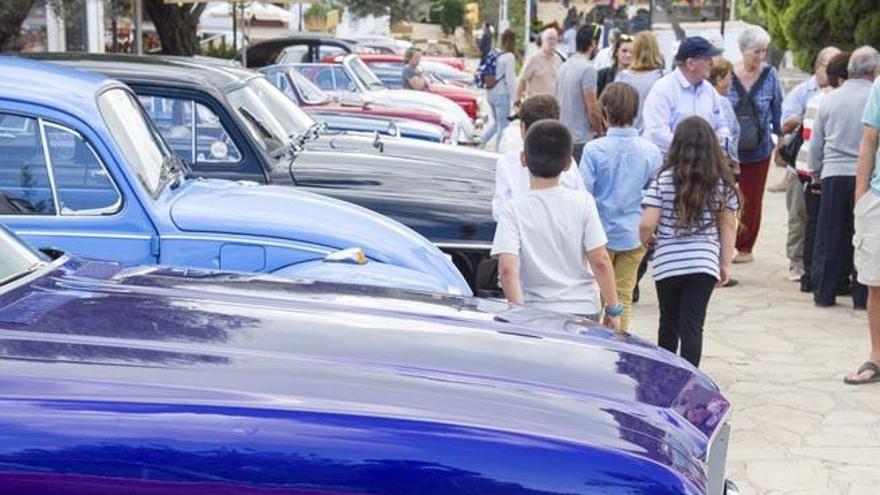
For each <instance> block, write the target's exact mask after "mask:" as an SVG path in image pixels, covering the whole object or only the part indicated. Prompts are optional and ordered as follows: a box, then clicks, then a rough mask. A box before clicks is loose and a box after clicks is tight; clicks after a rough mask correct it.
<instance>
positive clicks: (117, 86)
mask: <svg viewBox="0 0 880 495" xmlns="http://www.w3.org/2000/svg"><path fill="white" fill-rule="evenodd" d="M0 71H2V73H3V77H2V78H0V221H2V222H3V223H4V224H5V225H6V226H7V227H8V228H10V229H12V230H14V231H15V232H16V233H17V234H19V235H20V236H22V237H23V238H24V239H26V240H27V241H28V242H30V243H31V245H32V246H35V247H44V246H52V247H58V248H61V249H64V250H66V251H70V252H73V253H76V254H77V255H79V256H82V257H84V258H92V259H101V260H112V261H118V262H120V263H125V264H128V265H145V264H163V265H171V266H179V267H190V268H206V269H220V270H224V271H233V270H240V271H246V272H262V273H272V274H273V275H276V276H291V277H299V278H316V279H322V280H334V281H346V282H351V281H353V280H360V281H361V282H362V283H372V284H387V285H390V286H391V287H408V288H420V289H425V290H431V291H440V292H445V291H451V292H454V293H457V294H469V293H470V292H471V289H470V287H469V286H468V283H467V282H466V281H465V280H464V279H463V278H462V276H461V274H460V272H459V271H458V269H457V268H456V267H455V266H454V265H453V264H452V263H451V261H450V260H449V259H448V256H447V255H445V254H444V253H442V252H441V251H440V250H439V249H437V247H436V246H435V245H433V244H432V243H431V242H430V241H428V240H427V239H425V238H424V237H422V236H420V235H418V234H417V233H416V232H413V231H412V230H410V229H408V228H406V227H405V226H403V225H401V224H400V223H397V222H394V221H392V220H390V219H389V218H387V217H385V216H383V215H380V214H378V213H375V212H373V211H370V210H366V209H364V208H361V207H360V206H357V205H353V204H351V203H345V202H343V201H338V200H335V199H333V198H329V197H326V196H320V195H317V194H312V193H309V192H308V191H305V190H301V189H295V188H290V187H280V186H272V185H265V186H257V185H256V184H255V183H252V182H246V181H229V180H216V179H204V178H192V177H190V174H189V173H188V168H187V167H186V166H185V165H184V164H182V163H181V160H180V159H178V158H177V156H176V155H175V153H174V152H173V151H171V150H170V149H169V148H168V146H167V144H166V143H165V141H164V139H162V137H161V136H160V134H159V132H158V131H157V130H156V128H155V126H154V125H153V124H152V122H151V121H150V119H149V117H148V116H147V114H146V112H145V111H144V109H143V107H142V106H141V104H140V103H139V102H138V99H137V97H136V96H135V95H134V94H133V93H132V92H131V90H130V89H129V88H127V87H126V86H125V85H123V84H122V83H120V82H119V81H116V80H113V79H110V78H107V77H106V76H102V75H99V74H94V73H89V72H84V71H79V70H72V69H70V68H68V67H61V66H59V65H55V64H47V63H41V62H34V61H31V60H23V59H19V58H12V57H0ZM262 83H263V86H264V87H265V88H267V89H268V90H269V93H268V94H269V95H274V96H275V97H276V98H277V99H278V100H279V101H280V102H281V103H282V104H289V101H288V100H287V98H286V97H285V96H284V95H282V94H279V93H277V91H276V90H275V89H274V88H273V87H272V86H271V85H270V84H269V83H268V82H266V81H265V80H264V81H262ZM259 89H260V87H259V86H258V87H256V88H254V87H251V86H244V87H238V88H237V89H235V90H234V91H231V94H230V98H231V99H234V100H235V101H238V102H239V105H241V109H242V111H247V109H248V108H250V109H259V108H262V105H265V104H268V103H269V102H270V100H267V99H266V98H265V96H266V94H267V93H260V92H259ZM189 103H190V104H192V102H189ZM191 107H192V105H191ZM196 108H198V107H197V106H196ZM154 111H159V109H158V108H154ZM163 111H164V110H163ZM254 112H257V110H254ZM172 113H173V111H172ZM189 115H190V117H191V120H192V121H195V122H196V123H197V127H198V129H199V132H202V131H203V130H204V131H205V132H208V133H210V134H211V135H217V132H218V127H217V125H216V122H212V120H213V119H211V118H210V117H209V116H206V115H199V112H198V111H197V110H196V111H193V112H191V113H190V114H189ZM203 120H204V122H202V121H203ZM212 124H213V125H212ZM172 131H173V132H177V130H174V129H172ZM175 142H176V143H177V145H178V146H181V145H182V146H187V147H188V148H184V149H187V151H188V152H189V153H190V154H193V153H195V158H196V159H201V158H202V155H203V154H206V153H207V154H209V156H211V157H212V158H214V160H211V161H206V164H207V165H206V166H212V167H222V166H223V165H225V164H227V163H229V162H232V161H234V160H239V161H241V158H242V157H243V156H244V155H242V154H241V153H238V152H237V151H236V152H235V153H233V152H231V151H230V150H231V149H232V147H233V144H234V143H232V142H231V141H229V142H227V141H225V140H222V139H217V140H216V141H214V142H213V143H212V144H211V146H210V151H204V152H203V151H202V150H199V151H198V153H196V152H195V149H194V146H192V145H193V144H194V143H195V144H196V145H201V142H200V141H193V140H192V139H182V140H177V141H175ZM224 148H225V149H224ZM187 156H191V155H187ZM221 156H226V159H225V160H221V159H219V158H220V157H221ZM235 157H238V158H235ZM351 248H360V249H361V254H360V255H357V254H355V253H353V251H352V250H351Z"/></svg>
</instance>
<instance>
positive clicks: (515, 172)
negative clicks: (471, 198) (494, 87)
mask: <svg viewBox="0 0 880 495" xmlns="http://www.w3.org/2000/svg"><path fill="white" fill-rule="evenodd" d="M519 117H520V120H519V122H520V125H519V132H520V135H521V136H523V137H525V135H526V132H527V131H528V130H529V127H531V125H532V124H533V123H535V122H537V121H539V120H542V119H554V120H557V119H559V102H558V101H557V100H556V98H555V97H553V96H551V95H538V96H532V97H531V98H528V99H527V100H526V101H524V102H523V103H522V105H521V106H520V109H519ZM522 152H523V142H522V139H520V141H519V143H518V146H517V147H516V148H515V149H512V150H509V151H507V152H506V153H504V154H503V155H501V156H500V157H499V158H498V162H497V163H496V165H495V194H494V196H493V197H492V217H494V218H495V221H498V219H499V218H500V216H501V212H502V211H503V210H504V206H505V204H507V202H508V201H510V200H511V199H513V198H514V197H516V196H519V195H521V194H525V193H527V192H528V191H529V169H528V168H526V166H525V164H523V163H522V159H521V158H520V155H522ZM572 163H573V164H574V166H572V167H569V168H568V169H567V170H565V171H564V172H562V176H561V178H560V184H561V185H562V187H565V188H568V189H573V190H576V191H582V190H584V181H583V180H582V179H581V177H580V175H579V174H578V171H577V163H576V162H575V161H574V159H572Z"/></svg>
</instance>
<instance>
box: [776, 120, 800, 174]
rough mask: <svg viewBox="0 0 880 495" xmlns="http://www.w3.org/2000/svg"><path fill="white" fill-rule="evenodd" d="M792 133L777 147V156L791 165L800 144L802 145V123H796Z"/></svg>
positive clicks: (795, 158)
mask: <svg viewBox="0 0 880 495" xmlns="http://www.w3.org/2000/svg"><path fill="white" fill-rule="evenodd" d="M792 134H793V135H792V136H791V139H790V140H789V141H788V142H787V143H785V144H784V145H782V147H781V148H779V157H780V158H782V160H783V161H784V162H785V163H787V164H788V165H791V166H792V167H793V166H794V164H795V162H796V161H797V156H798V153H799V152H800V151H801V146H803V145H804V124H798V126H797V128H796V129H795V130H794V131H793V132H792Z"/></svg>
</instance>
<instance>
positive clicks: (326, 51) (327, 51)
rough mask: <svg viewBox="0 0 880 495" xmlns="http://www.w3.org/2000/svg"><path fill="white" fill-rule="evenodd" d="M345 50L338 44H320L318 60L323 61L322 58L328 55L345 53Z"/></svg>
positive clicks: (333, 55)
mask: <svg viewBox="0 0 880 495" xmlns="http://www.w3.org/2000/svg"><path fill="white" fill-rule="evenodd" d="M345 53H346V52H345V50H343V49H342V48H340V47H338V46H331V45H321V46H320V47H319V48H318V60H320V61H324V59H326V58H328V57H335V56H337V55H345Z"/></svg>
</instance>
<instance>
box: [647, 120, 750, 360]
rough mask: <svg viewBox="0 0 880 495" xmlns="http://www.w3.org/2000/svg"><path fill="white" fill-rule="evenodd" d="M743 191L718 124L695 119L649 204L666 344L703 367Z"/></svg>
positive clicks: (679, 138) (677, 140) (679, 135)
mask: <svg viewBox="0 0 880 495" xmlns="http://www.w3.org/2000/svg"><path fill="white" fill-rule="evenodd" d="M740 203H741V200H740V194H739V191H738V189H737V188H736V183H735V182H734V178H733V173H732V171H731V169H730V167H728V166H727V158H726V156H725V154H724V152H723V151H722V150H721V147H720V146H719V144H718V138H717V137H716V136H715V131H714V130H713V129H712V126H711V125H710V124H709V123H708V122H706V121H705V120H703V119H702V118H701V117H697V116H694V117H689V118H687V119H685V120H683V121H682V122H681V123H679V124H678V126H677V127H676V129H675V135H674V136H673V139H672V145H671V147H670V148H669V153H668V154H667V155H666V163H665V164H664V165H663V168H662V169H661V170H660V172H659V174H658V176H657V177H656V178H655V179H654V180H653V181H652V183H651V185H650V186H649V187H648V190H647V192H646V194H645V198H644V200H643V201H642V207H643V210H644V211H643V215H642V222H641V225H640V235H641V238H642V241H643V242H645V243H646V244H648V245H650V244H653V245H654V258H653V269H654V282H655V284H656V287H657V298H658V299H659V302H660V329H659V336H658V345H659V346H660V347H662V348H664V349H666V350H669V351H671V352H677V351H678V348H679V341H681V356H682V357H683V358H685V359H686V360H688V361H689V362H690V363H691V364H693V365H694V366H699V364H700V355H701V354H702V350H703V323H704V321H705V319H706V308H707V306H708V305H709V298H710V297H711V296H712V290H713V288H714V287H716V286H717V285H723V284H724V283H725V282H726V281H727V280H728V279H729V278H730V271H731V263H732V261H733V249H734V241H735V239H736V214H737V211H738V210H739V207H740Z"/></svg>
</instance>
